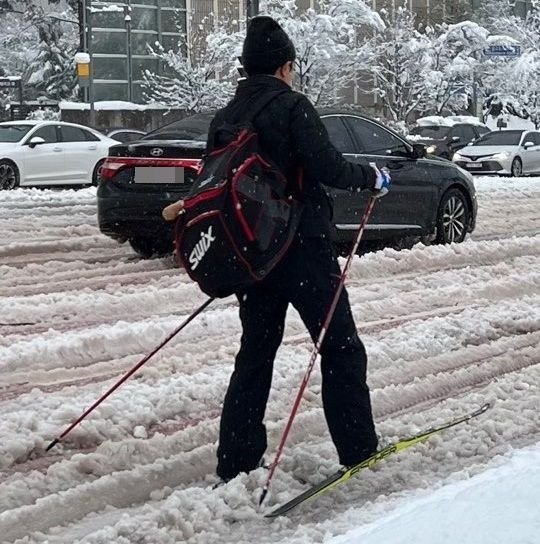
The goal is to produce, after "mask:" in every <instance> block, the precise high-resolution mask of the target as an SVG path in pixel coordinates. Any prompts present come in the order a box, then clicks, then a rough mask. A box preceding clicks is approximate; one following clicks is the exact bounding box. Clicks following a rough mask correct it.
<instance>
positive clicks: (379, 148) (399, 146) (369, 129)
mask: <svg viewBox="0 0 540 544" xmlns="http://www.w3.org/2000/svg"><path fill="white" fill-rule="evenodd" d="M347 122H348V123H349V126H350V127H351V129H352V131H353V133H354V135H355V136H356V139H357V140H358V143H359V145H360V148H361V149H360V153H366V154H368V155H407V153H408V148H407V146H406V145H405V144H404V143H403V142H402V141H401V140H400V139H399V138H397V137H396V136H394V135H393V134H392V133H390V132H388V131H387V130H385V129H384V128H382V127H380V126H379V125H376V124H375V123H372V122H371V121H368V120H366V119H360V118H359V117H347Z"/></svg>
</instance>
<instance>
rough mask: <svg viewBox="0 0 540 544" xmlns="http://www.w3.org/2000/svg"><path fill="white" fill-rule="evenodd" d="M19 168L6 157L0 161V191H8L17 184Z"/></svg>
mask: <svg viewBox="0 0 540 544" xmlns="http://www.w3.org/2000/svg"><path fill="white" fill-rule="evenodd" d="M19 181H20V177H19V169H18V168H17V166H16V165H15V163H13V162H11V161H8V160H6V159H4V160H1V161H0V191H1V190H4V191H9V190H10V189H15V188H16V187H18V186H19Z"/></svg>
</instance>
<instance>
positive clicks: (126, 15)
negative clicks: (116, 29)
mask: <svg viewBox="0 0 540 544" xmlns="http://www.w3.org/2000/svg"><path fill="white" fill-rule="evenodd" d="M124 22H125V24H126V53H127V77H128V94H127V98H128V101H129V102H132V101H133V56H132V52H131V5H130V0H128V3H127V6H124Z"/></svg>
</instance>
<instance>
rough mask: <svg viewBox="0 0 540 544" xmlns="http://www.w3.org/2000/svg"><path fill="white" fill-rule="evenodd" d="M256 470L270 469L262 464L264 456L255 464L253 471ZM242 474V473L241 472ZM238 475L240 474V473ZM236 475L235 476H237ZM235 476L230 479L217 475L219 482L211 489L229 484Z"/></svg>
mask: <svg viewBox="0 0 540 544" xmlns="http://www.w3.org/2000/svg"><path fill="white" fill-rule="evenodd" d="M258 468H264V469H266V470H269V469H270V465H267V464H265V462H264V456H263V457H261V458H260V459H259V462H258V463H257V466H256V467H255V468H254V469H253V470H257V469H258ZM243 472H244V471H243ZM245 472H246V474H247V473H249V472H251V470H249V471H245ZM238 474H241V473H240V472H239V473H238ZM238 474H237V475H236V476H238ZM236 476H232V477H231V478H223V477H221V476H219V475H218V477H219V482H217V483H215V484H214V485H213V486H212V489H217V488H218V487H221V486H222V485H225V484H226V483H228V482H230V481H231V480H233V479H234V478H236Z"/></svg>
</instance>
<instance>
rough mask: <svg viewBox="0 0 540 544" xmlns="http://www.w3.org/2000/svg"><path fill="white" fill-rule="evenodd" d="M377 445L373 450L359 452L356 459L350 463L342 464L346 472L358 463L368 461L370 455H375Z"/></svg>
mask: <svg viewBox="0 0 540 544" xmlns="http://www.w3.org/2000/svg"><path fill="white" fill-rule="evenodd" d="M377 451H378V449H377V445H375V447H373V448H369V449H365V450H362V451H361V452H359V454H358V457H357V458H356V459H355V460H354V462H352V463H347V464H343V466H344V467H345V469H346V470H349V469H351V468H353V467H355V466H356V465H359V464H360V463H363V462H364V461H365V460H366V459H369V458H370V457H371V456H372V455H374V454H375V453H377Z"/></svg>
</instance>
